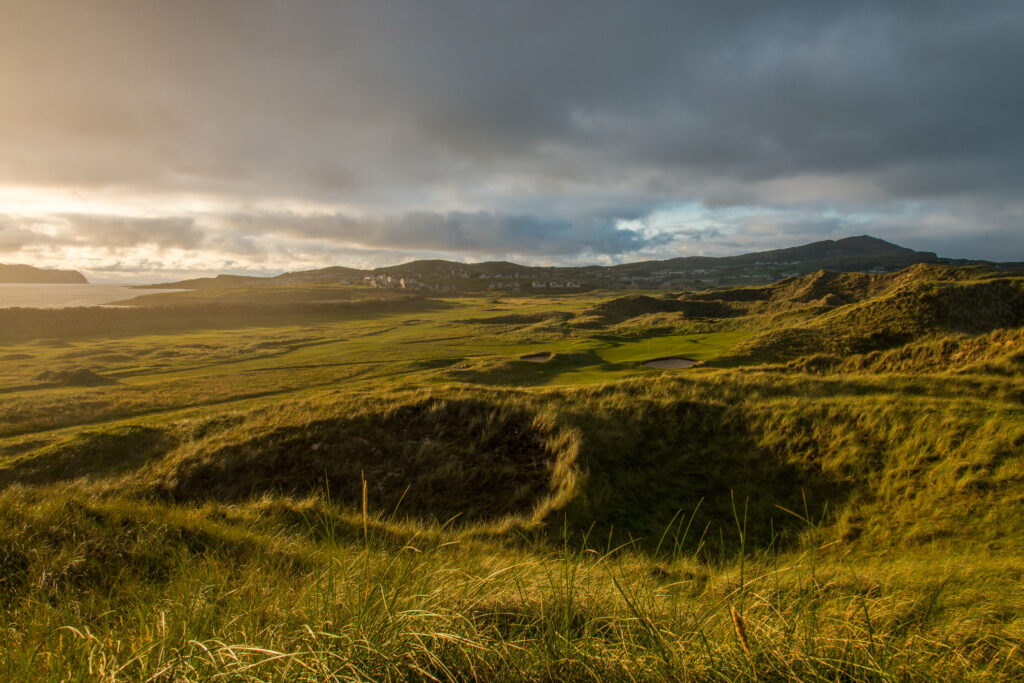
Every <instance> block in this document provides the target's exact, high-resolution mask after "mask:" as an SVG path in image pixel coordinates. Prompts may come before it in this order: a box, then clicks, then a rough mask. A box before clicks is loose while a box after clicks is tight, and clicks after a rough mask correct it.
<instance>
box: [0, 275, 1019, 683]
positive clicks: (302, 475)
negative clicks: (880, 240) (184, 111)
mask: <svg viewBox="0 0 1024 683" xmlns="http://www.w3.org/2000/svg"><path fill="white" fill-rule="evenodd" d="M1017 286H1018V285H1017V284H1016V281H1010V282H1003V279H1000V278H998V277H989V275H987V274H986V273H983V272H980V271H978V270H977V269H965V270H964V271H963V272H961V271H957V270H955V269H946V270H943V269H936V268H918V267H916V268H914V269H910V270H909V271H907V272H904V273H901V274H896V275H893V276H866V275H865V276H849V277H833V276H831V275H828V274H816V275H814V276H808V277H807V278H802V279H797V280H790V281H785V282H783V283H779V284H778V285H771V286H767V287H755V288H746V289H735V290H719V291H713V290H712V291H706V292H700V293H693V294H686V293H684V294H681V295H677V294H673V295H666V294H664V293H658V294H653V293H652V294H651V295H650V296H647V297H646V298H637V297H635V296H631V297H625V298H620V299H618V300H616V301H610V302H609V301H606V299H607V296H608V295H607V294H602V293H600V292H591V293H585V294H578V293H577V294H571V295H562V296H548V297H536V296H523V297H518V296H503V297H477V296H458V297H448V298H444V299H415V300H393V301H392V300H388V301H384V300H380V299H378V300H376V301H372V302H364V303H361V304H360V305H359V306H357V307H351V306H349V307H346V306H343V305H336V304H328V305H326V307H324V306H321V305H319V304H315V305H314V304H309V303H308V302H309V301H310V300H311V299H310V297H312V296H314V295H316V296H319V294H318V293H317V292H314V291H313V290H314V289H315V288H295V289H292V290H291V291H285V292H280V293H273V292H272V293H271V294H270V296H271V298H272V299H274V300H275V301H277V302H278V303H275V304H271V305H268V306H267V307H264V308H260V307H259V305H258V304H256V303H254V301H255V300H254V299H253V297H256V296H257V294H256V293H255V292H254V291H243V292H234V293H232V294H231V296H232V297H234V299H233V301H234V303H232V304H231V305H232V306H243V305H244V306H250V307H252V306H255V307H256V308H255V309H251V310H257V309H258V310H257V313H258V314H253V315H251V316H250V315H242V313H240V311H241V310H242V309H241V308H235V309H228V310H232V311H235V313H237V315H235V313H233V314H232V315H227V316H223V317H222V318H221V319H219V320H216V321H210V320H209V319H208V318H204V317H203V316H206V314H205V313H203V314H202V315H200V313H199V312H198V311H201V310H204V308H205V307H208V306H211V305H221V304H224V301H221V302H219V303H218V302H217V300H216V299H217V297H218V295H216V294H206V293H204V294H203V295H202V296H199V297H198V298H199V299H202V301H198V302H195V301H194V302H192V303H191V304H189V306H197V307H198V308H196V309H195V310H187V306H185V308H183V309H181V311H180V312H179V313H180V315H179V314H178V313H175V314H172V315H170V316H168V314H167V313H166V312H165V313H164V316H165V317H169V318H172V319H174V318H175V317H176V316H177V319H176V320H171V321H167V320H162V321H156V320H157V317H154V316H152V314H151V313H150V312H149V311H148V309H147V310H142V311H138V312H136V317H134V318H133V317H131V315H130V314H131V313H132V312H131V311H128V312H127V313H124V312H121V311H119V312H118V313H117V315H118V316H121V317H119V318H114V317H111V316H110V315H109V313H107V312H95V317H94V318H89V315H90V314H89V313H88V312H86V311H81V310H78V311H70V312H66V313H65V314H64V316H63V318H62V317H61V315H60V312H56V313H54V315H55V316H56V317H54V318H52V320H56V321H57V322H58V323H59V324H58V325H57V326H56V328H54V329H62V326H64V325H66V326H72V325H73V324H76V323H77V322H79V321H82V320H86V321H87V322H88V324H86V325H84V326H83V327H81V328H80V329H78V331H77V332H76V333H75V334H74V335H71V336H69V337H68V338H66V339H61V340H54V339H53V337H51V336H49V335H51V334H52V333H50V332H47V333H46V334H47V338H44V339H42V340H39V339H36V338H33V337H32V336H31V334H29V332H30V330H31V327H30V326H27V323H26V321H27V320H28V319H29V317H30V316H29V317H26V315H28V314H25V313H24V312H18V313H16V314H11V316H12V317H11V321H13V322H16V323H18V324H17V325H14V326H12V327H10V328H9V329H10V330H13V331H12V332H9V333H8V334H9V337H8V338H7V339H8V341H6V342H4V343H5V344H6V346H3V347H0V358H4V361H3V362H2V363H0V392H3V396H4V399H5V400H4V402H3V404H2V405H0V677H2V678H4V679H6V680H90V681H91V680H109V681H121V680H214V679H217V678H223V679H227V680H254V681H255V680H318V681H319V680H399V679H401V680H408V679H413V680H438V679H439V680H652V679H653V680H657V679H681V680H756V681H768V680H822V681H835V680H871V681H875V680H877V681H889V680H934V679H938V678H946V679H950V680H1007V681H1009V680H1019V679H1021V678H1022V677H1024V602H1022V600H1021V595H1024V590H1022V588H1024V571H1022V570H1021V567H1022V566H1024V521H1022V520H1024V493H1022V492H1024V457H1022V452H1024V427H1022V425H1024V407H1022V406H1024V403H1022V399H1024V378H1022V374H1021V367H1022V366H1021V364H1020V362H1019V358H1018V356H1019V355H1020V352H1021V349H1020V347H1019V344H1020V343H1021V330H1020V324H1021V322H1022V321H1020V320H1018V318H1017V317H1016V316H1017V315H1018V312H1017V309H1016V308H1015V306H1016V305H1017V304H1016V303H1014V302H1015V301H1016V300H1015V299H1014V297H1015V296H1016V295H1015V294H1013V292H1014V291H1016V289H1015V288H1016V287H1017ZM263 289H267V288H261V290H260V291H262V290H263ZM999 292H1002V294H999ZM830 297H831V298H830ZM972 297H975V298H977V299H978V300H977V301H976V302H975V301H974V299H972ZM207 299H213V301H210V300H207ZM286 300H295V301H298V302H305V303H301V305H299V304H297V305H299V308H297V309H294V310H286V309H284V308H281V307H280V302H282V301H286ZM822 300H825V301H824V302H823V301H822ZM158 301H159V303H160V306H161V307H162V306H164V305H165V304H166V303H168V302H169V301H170V302H173V303H174V305H175V306H184V304H181V302H180V297H178V298H177V299H176V298H175V297H174V296H173V295H171V294H168V295H160V298H159V300H158ZM894 302H895V303H894ZM972 302H973V303H972ZM698 304H699V305H698ZM705 304H708V305H705ZM975 304H976V305H975ZM972 305H973V306H974V308H972ZM302 306H307V307H309V306H311V307H310V308H302ZM975 309H976V310H977V311H978V313H977V315H976V316H974V317H971V316H970V315H969V312H970V311H971V310H975ZM154 310H156V309H154ZM159 310H165V309H163V308H160V309H159ZM175 310H177V309H175ZM251 310H250V312H251ZM714 312H717V313H720V314H723V315H724V317H715V316H714V315H709V313H714ZM4 315H5V314H4V312H3V311H0V318H3V316H4ZM114 320H120V321H121V322H120V323H118V325H119V327H117V329H116V330H115V329H113V328H112V327H111V325H112V322H111V321H114ZM203 320H206V321H207V322H202V321H203ZM125 321H127V322H125ZM154 321H156V322H154ZM200 323H202V324H200ZM908 325H909V326H910V327H907V326H908ZM914 325H916V326H917V327H913V326H914ZM872 326H874V328H872ZM879 326H881V327H879ZM885 326H888V327H885ZM900 326H903V327H900ZM883 328H884V329H885V330H889V331H890V332H893V334H891V335H889V336H882V337H874V338H872V341H871V344H872V345H873V346H870V348H862V347H861V346H858V344H863V342H862V341H860V342H857V343H854V341H856V340H858V339H863V333H864V331H865V330H868V329H875V330H876V331H877V329H883ZM40 329H41V328H40ZM15 332H16V333H15ZM897 332H898V333H899V334H896V333H897ZM904 334H906V335H909V336H910V337H911V338H910V339H909V340H904V339H903V337H901V336H900V335H904ZM822 335H824V336H822ZM787 339H796V340H797V342H798V343H794V344H793V345H788V346H787V345H786V344H789V342H787V341H786V340H787ZM822 339H825V340H826V343H824V344H822V343H819V342H821V340H822ZM815 340H817V341H815ZM851 340H854V341H851ZM536 351H549V352H551V353H552V357H551V359H550V360H548V361H546V362H544V363H530V362H527V361H522V360H520V356H522V355H523V354H526V353H530V352H536ZM805 351H806V352H805ZM673 355H679V356H683V357H688V358H694V359H697V360H702V361H705V364H704V365H703V366H701V367H699V368H693V369H690V370H683V371H656V370H649V369H647V368H644V367H643V365H642V362H643V361H644V360H648V359H651V358H658V357H664V356H673ZM75 368H84V369H86V370H88V371H90V372H93V373H96V374H97V375H100V376H102V377H104V378H108V379H109V380H110V381H111V383H110V384H104V385H97V386H55V385H54V384H53V383H52V382H46V381H43V380H40V379H39V377H40V376H41V375H43V373H44V372H51V373H57V372H71V371H72V370H73V369H75Z"/></svg>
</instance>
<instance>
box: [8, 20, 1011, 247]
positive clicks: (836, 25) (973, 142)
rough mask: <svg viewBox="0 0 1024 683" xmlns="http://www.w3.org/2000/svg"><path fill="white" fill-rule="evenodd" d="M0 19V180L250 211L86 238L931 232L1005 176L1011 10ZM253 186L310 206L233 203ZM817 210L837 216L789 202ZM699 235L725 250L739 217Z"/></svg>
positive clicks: (404, 242)
mask: <svg viewBox="0 0 1024 683" xmlns="http://www.w3.org/2000/svg"><path fill="white" fill-rule="evenodd" d="M5 15H6V16H5V21H4V22H3V23H2V24H0V92H3V93H4V94H5V96H4V98H3V100H2V101H0V124H2V125H0V186H2V185H3V184H4V183H8V184H19V185H32V186H42V187H47V186H53V187H63V186H74V187H86V188H99V189H102V190H104V191H113V192H120V191H123V192H125V193H128V194H137V195H140V196H154V197H160V196H166V197H179V196H182V195H186V196H200V197H206V198H212V199H214V200H216V201H217V202H220V203H221V204H226V205H231V204H234V205H237V206H236V207H235V208H233V209H231V210H230V211H228V212H227V213H228V214H230V215H232V216H234V218H233V219H232V220H235V221H236V223H244V224H245V229H247V230H249V231H251V232H250V234H241V233H238V234H236V235H235V237H232V238H229V237H225V236H224V234H221V236H220V237H218V238H214V237H210V236H209V235H207V236H205V237H204V235H203V234H202V230H203V229H204V228H201V227H199V226H200V225H201V224H202V220H201V218H197V219H196V220H197V222H189V220H191V219H189V220H185V219H168V220H185V222H183V223H175V224H171V225H161V224H159V223H156V222H153V223H146V222H135V221H127V222H123V223H121V224H110V223H106V224H101V223H95V222H94V223H89V222H88V221H85V220H82V219H80V218H76V219H75V220H74V221H73V222H74V224H75V225H77V226H80V231H79V232H78V238H79V239H80V240H83V241H89V240H92V241H94V242H95V244H97V245H107V246H111V245H116V244H119V243H128V242H135V243H148V244H155V245H157V246H160V247H170V246H174V247H180V248H196V247H198V246H199V245H201V244H204V243H208V241H209V240H211V239H221V240H222V241H223V240H228V241H229V242H231V244H233V245H234V246H232V248H234V249H237V250H238V253H240V254H241V253H246V254H256V253H259V252H260V250H261V249H264V248H263V247H261V246H259V244H258V243H257V242H258V241H259V240H258V239H257V238H258V237H259V236H260V235H264V234H276V233H281V232H283V233H287V234H289V235H291V236H292V237H302V238H305V239H313V240H316V239H321V240H328V241H331V240H335V241H342V240H355V239H356V238H358V239H357V240H356V241H357V242H358V243H359V244H367V245H373V246H380V247H394V248H397V247H402V248H422V249H427V250H438V251H443V252H454V253H475V254H477V253H478V254H484V253H487V252H488V250H491V251H492V253H521V254H572V253H580V252H592V253H595V254H609V255H617V254H629V253H633V252H637V251H642V250H644V249H648V248H652V247H656V246H658V245H662V246H664V244H665V242H666V241H667V240H668V239H669V238H667V237H658V238H655V237H653V236H651V235H650V234H640V233H637V232H633V231H628V230H622V229H620V228H619V227H618V224H617V219H634V218H637V217H639V216H641V215H642V214H643V213H644V212H645V211H653V210H654V209H656V208H658V207H659V206H660V205H664V204H667V203H671V202H677V201H678V202H683V201H685V202H694V201H696V202H701V203H703V205H705V206H708V207H723V206H726V207H727V206H730V205H747V206H753V207H772V208H773V210H779V209H783V208H789V209H791V210H792V211H793V212H794V215H791V216H789V217H787V218H785V219H784V220H782V221H780V222H777V223H776V224H777V225H782V224H783V223H785V224H787V225H796V224H801V225H806V226H814V225H817V226H819V231H818V232H814V231H813V230H811V231H808V232H807V233H806V234H807V235H808V236H809V237H814V235H816V234H817V235H822V236H833V234H839V233H842V232H843V231H844V230H845V229H846V228H847V227H849V226H851V225H855V226H859V225H861V223H862V221H860V219H859V218H857V217H856V216H855V215H854V214H855V213H858V212H861V211H864V210H867V211H869V212H874V213H885V212H887V211H889V210H890V208H891V207H892V206H894V205H896V204H900V205H905V204H907V203H913V202H921V203H923V204H922V205H921V206H920V207H919V208H920V215H921V216H924V215H935V214H937V213H941V212H943V211H945V210H946V209H947V208H949V207H948V206H947V204H946V202H950V201H955V202H957V206H956V208H955V211H954V210H953V209H949V210H950V211H952V213H951V214H950V216H951V219H950V221H946V222H945V223H943V225H944V227H943V228H942V229H940V230H937V233H936V234H939V235H945V234H953V232H955V230H960V231H961V232H963V231H968V232H970V231H971V230H975V229H978V226H979V225H980V220H981V218H982V217H983V216H991V215H993V214H999V215H1000V219H999V221H998V222H999V224H1000V225H1003V223H1006V225H1012V221H1007V220H1006V218H1007V216H1009V215H1012V212H1010V213H1009V214H1007V213H1005V212H1004V213H1003V214H1000V213H999V206H1000V205H1001V204H1002V203H1004V202H1006V201H1007V200H1008V199H1012V198H1015V197H1017V196H1019V194H1020V190H1021V185H1022V178H1024V125H1022V124H1021V115H1020V112H1021V111H1024V87H1022V86H1021V84H1020V77H1019V66H1020V64H1024V41H1022V40H1021V38H1020V37H1021V36H1022V35H1024V7H1022V6H1021V5H1019V4H1017V3H1006V2H977V3H962V2H942V1H933V2H901V3H889V2H850V3H824V2H788V3H782V4H779V3H765V2H728V3H682V2H643V3H623V2H612V1H598V0H588V1H586V2H559V3H551V2H528V1H514V2H503V3H472V2H467V1H464V0H443V1H435V2H420V1H416V2H413V1H411V0H407V1H402V2H399V1H396V2H375V1H370V0H366V1H365V2H355V1H349V2H335V1H331V2H328V1H327V0H323V1H317V2H314V1H307V2H290V3H285V2H276V1H271V0H250V1H244V2H243V1H241V0H238V1H224V2H216V3H210V2H205V1H200V0H188V1H184V2H174V3H162V2H145V1H144V2H134V1H132V2H129V1H128V0H123V1H115V0H104V1H98V2H89V3H70V2H69V3H58V4H54V3H38V2H30V1H28V0H10V1H9V2H8V7H7V9H6V10H5ZM780 187H783V189H784V190H785V191H780ZM800 188H803V189H802V190H801V189H800ZM266 199H269V200H273V201H275V202H277V203H279V204H281V205H283V206H286V207H287V206H288V205H289V204H294V205H302V204H303V203H312V204H315V205H316V206H317V207H318V210H321V211H322V210H324V209H325V207H326V210H327V211H328V212H335V213H336V215H333V216H331V217H328V218H322V217H321V218H308V217H306V215H305V214H303V217H302V218H298V217H297V214H294V215H290V214H289V211H290V209H287V208H286V209H284V210H281V211H278V212H277V214H276V215H275V214H274V213H273V212H271V213H270V214H267V212H265V211H261V210H260V209H258V208H253V206H252V205H253V204H254V203H257V202H259V201H261V200H266ZM851 202H860V203H861V205H860V206H857V207H856V208H849V207H850V206H851ZM829 206H832V207H835V206H839V207H840V210H841V211H845V212H846V213H844V214H842V215H839V216H838V217H835V216H829V217H828V220H824V221H818V220H817V219H812V220H810V221H809V222H808V221H805V218H804V214H805V213H806V212H807V211H808V207H817V208H818V209H821V208H822V207H829ZM968 206H971V207H974V208H973V211H974V213H973V214H972V213H971V212H970V211H966V212H965V210H964V207H968ZM621 207H626V208H625V209H624V210H620V209H621ZM843 207H845V208H843ZM300 213H301V211H300ZM354 215H359V216H367V215H369V216H371V218H368V219H360V220H359V221H355V220H354V219H352V218H346V216H354ZM386 216H400V217H399V218H386ZM972 216H974V219H972ZM952 218H955V220H952ZM103 220H106V219H103ZM766 225H769V223H763V224H761V227H760V228H758V229H766V228H765V227H764V226H766ZM871 225H873V226H876V227H878V228H879V229H881V228H884V227H885V226H886V225H889V224H887V223H884V222H878V223H873V224H871ZM900 225H903V224H902V223H901V224H900ZM950 226H952V227H950ZM1018 227H1019V226H1018ZM718 229H719V230H720V232H722V234H726V233H728V232H729V229H732V230H734V231H735V232H734V233H733V240H734V241H736V242H737V243H739V244H743V243H744V239H745V237H744V233H743V232H742V231H743V230H753V229H754V228H753V227H751V226H750V225H747V224H745V223H742V222H738V223H734V224H733V225H731V226H728V225H725V224H724V223H723V224H722V225H720V226H719V228H718ZM892 229H893V230H894V232H891V233H887V234H881V235H880V236H882V237H887V238H894V239H895V238H896V237H898V236H900V235H905V234H910V233H908V229H907V228H906V227H900V226H894V227H893V228H892ZM992 229H995V228H992ZM1005 229H1011V228H1005ZM1013 229H1016V228H1013ZM900 230H903V232H900ZM998 230H1004V228H1002V227H1000V228H998ZM943 231H945V232H943ZM9 234H10V235H12V236H13V237H11V239H20V238H19V237H16V235H18V234H20V233H17V232H9ZM694 234H696V236H697V238H698V239H700V240H701V241H704V242H708V241H711V240H714V239H723V238H722V237H721V236H718V237H716V236H715V235H714V234H713V233H709V232H706V231H703V230H699V231H697V232H696V233H692V231H691V234H689V236H690V237H693V235H694ZM751 234H752V235H753V236H752V237H751V240H756V239H759V237H758V236H759V234H760V233H751ZM801 234H803V233H801ZM998 234H1002V235H1004V236H1005V235H1008V234H1009V233H1006V232H1000V233H998ZM784 235H785V236H788V235H789V232H786V231H785V230H783V229H782V228H780V232H779V234H778V237H777V240H776V242H775V243H774V244H772V245H771V246H784V245H785V244H784V242H783V241H782V240H783V236H784ZM680 237H683V238H685V237H687V234H683V233H681V234H680ZM937 239H938V240H939V243H941V237H940V238H937ZM950 239H952V238H950ZM147 240H148V241H147ZM204 240H206V242H204ZM1005 241H1007V242H1008V241H1009V240H1005ZM961 243H962V242H954V241H950V242H949V244H950V245H951V246H953V245H954V244H956V245H960V244H961ZM225 244H227V243H226V242H222V246H224V245H225ZM723 244H724V242H723ZM911 246H916V245H913V244H912V245H911ZM741 248H742V247H741ZM1020 249H1021V247H1017V250H1018V254H1017V257H1018V258H1024V253H1019V252H1020ZM264 253H265V249H264Z"/></svg>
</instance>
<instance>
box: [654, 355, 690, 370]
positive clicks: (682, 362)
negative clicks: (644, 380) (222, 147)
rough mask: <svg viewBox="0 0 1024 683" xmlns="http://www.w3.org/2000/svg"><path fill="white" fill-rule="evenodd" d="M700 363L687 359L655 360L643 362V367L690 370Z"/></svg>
mask: <svg viewBox="0 0 1024 683" xmlns="http://www.w3.org/2000/svg"><path fill="white" fill-rule="evenodd" d="M699 364H700V361H696V360H690V359H689V358H677V357H672V358H655V359H654V360H649V361H646V362H644V366H645V367H648V368H654V369H656V370H676V369H679V368H692V367H693V366H694V365H699Z"/></svg>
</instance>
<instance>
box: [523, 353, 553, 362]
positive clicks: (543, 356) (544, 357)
mask: <svg viewBox="0 0 1024 683" xmlns="http://www.w3.org/2000/svg"><path fill="white" fill-rule="evenodd" d="M519 360H525V361H529V362H530V363H544V362H546V361H549V360H551V352H550V351H541V352H540V353H528V354H526V355H525V356H519Z"/></svg>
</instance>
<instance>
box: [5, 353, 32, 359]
mask: <svg viewBox="0 0 1024 683" xmlns="http://www.w3.org/2000/svg"><path fill="white" fill-rule="evenodd" d="M0 360H32V356H30V355H29V354H27V353H8V354H7V355H6V356H3V357H0Z"/></svg>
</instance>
